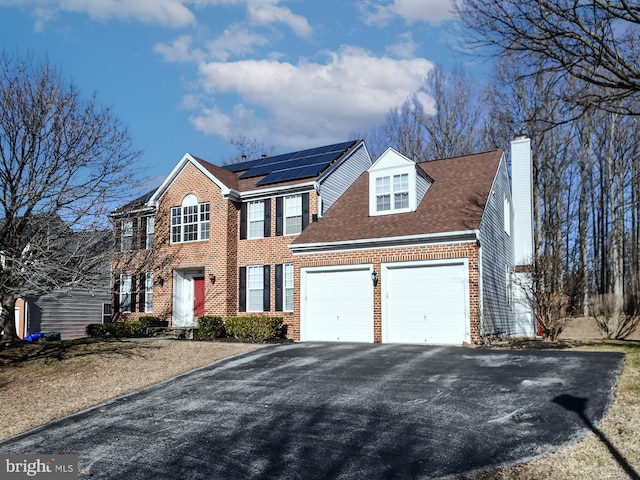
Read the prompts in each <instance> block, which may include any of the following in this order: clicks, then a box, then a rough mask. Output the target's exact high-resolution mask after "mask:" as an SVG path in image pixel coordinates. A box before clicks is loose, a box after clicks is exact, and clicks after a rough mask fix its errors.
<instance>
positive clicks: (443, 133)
mask: <svg viewBox="0 0 640 480" xmlns="http://www.w3.org/2000/svg"><path fill="white" fill-rule="evenodd" d="M432 111H434V112H433V113H431V112H432ZM484 117H485V115H484V105H483V103H482V95H481V92H480V90H479V88H478V87H477V85H476V83H475V82H474V81H473V79H472V78H470V77H469V76H467V75H465V74H464V73H463V72H462V71H459V70H458V71H455V72H452V73H449V72H446V71H444V70H442V69H441V68H440V67H435V68H434V69H433V70H432V71H431V72H430V73H429V75H428V77H427V79H426V81H425V84H424V86H423V88H422V89H421V90H420V91H419V92H418V93H417V94H415V95H413V96H412V97H411V98H410V99H408V100H407V101H406V102H405V103H404V104H403V105H402V106H401V107H399V108H396V109H392V110H391V111H390V112H389V113H388V114H387V117H386V120H385V122H384V123H383V124H382V125H381V126H379V127H377V128H374V129H372V130H370V131H368V132H365V133H360V134H357V135H358V136H361V137H363V138H364V139H365V140H366V142H367V146H368V148H369V149H370V153H371V154H372V156H373V157H374V158H375V157H377V156H379V155H380V154H381V153H383V151H384V149H386V148H387V147H388V146H392V147H394V148H395V149H396V150H398V151H399V152H402V153H403V154H404V155H406V156H407V157H409V158H411V159H413V160H416V161H427V160H436V159H439V158H448V157H455V156H459V155H465V154H468V153H473V152H477V151H481V150H486V149H489V148H491V147H493V145H489V144H488V143H487V141H486V136H485V135H484V130H483V128H484V122H483V120H484Z"/></svg>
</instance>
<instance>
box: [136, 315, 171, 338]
mask: <svg viewBox="0 0 640 480" xmlns="http://www.w3.org/2000/svg"><path fill="white" fill-rule="evenodd" d="M138 322H140V331H141V332H142V333H143V334H145V335H146V334H147V328H153V327H167V326H168V325H169V322H167V321H166V320H160V319H159V318H158V317H140V318H139V319H138Z"/></svg>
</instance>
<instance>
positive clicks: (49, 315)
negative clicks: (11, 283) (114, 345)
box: [14, 217, 112, 340]
mask: <svg viewBox="0 0 640 480" xmlns="http://www.w3.org/2000/svg"><path fill="white" fill-rule="evenodd" d="M49 223H50V224H52V226H50V230H49V231H51V232H53V233H51V234H50V235H48V236H47V243H46V245H47V247H48V248H50V250H51V251H53V252H54V253H51V252H50V251H47V250H46V249H39V248H35V247H34V248H33V250H37V251H38V252H40V253H41V257H39V258H38V260H39V262H38V263H39V266H38V267H33V268H31V269H29V270H26V272H25V274H26V275H25V277H24V278H25V279H28V281H30V282H32V284H33V285H34V286H33V287H29V284H28V283H27V284H26V285H25V286H24V287H25V288H24V291H25V292H27V291H29V290H31V292H30V294H25V295H24V298H18V299H16V303H15V308H14V314H15V322H16V333H17V335H18V336H19V337H20V338H25V337H28V336H30V335H32V334H35V333H38V332H46V333H48V332H56V333H59V334H60V338H61V339H63V340H73V339H76V338H81V337H85V336H86V327H87V325H89V324H92V323H103V322H104V321H105V320H106V321H110V319H111V287H110V267H111V262H110V255H109V251H110V250H111V248H112V247H111V232H109V231H93V232H71V231H70V230H69V229H68V227H67V226H66V225H65V224H64V223H63V222H62V221H61V220H60V219H59V218H58V217H55V219H54V221H53V222H49ZM25 251H28V248H27V249H25ZM43 258H44V261H42V259H43ZM65 268H66V269H68V270H67V271H65ZM51 271H55V273H53V274H52V273H50V272H51ZM59 271H62V272H63V273H59ZM78 271H81V272H82V274H81V275H80V277H81V279H82V280H81V281H78V274H77V272H78ZM19 275H22V273H20V274H19ZM74 276H75V280H76V281H75V282H72V281H71V280H74V278H73V277H74ZM34 279H37V281H35V280H34ZM45 279H46V280H45ZM65 283H67V285H69V284H71V285H70V286H66V287H60V286H57V285H61V284H62V285H64V284H65Z"/></svg>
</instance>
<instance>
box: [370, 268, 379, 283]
mask: <svg viewBox="0 0 640 480" xmlns="http://www.w3.org/2000/svg"><path fill="white" fill-rule="evenodd" d="M371 281H372V282H373V286H374V287H375V286H377V285H378V274H377V273H376V271H375V270H374V271H373V272H371Z"/></svg>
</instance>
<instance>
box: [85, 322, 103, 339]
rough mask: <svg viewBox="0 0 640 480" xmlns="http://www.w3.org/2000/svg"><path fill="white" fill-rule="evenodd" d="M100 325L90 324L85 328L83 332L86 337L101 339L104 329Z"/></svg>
mask: <svg viewBox="0 0 640 480" xmlns="http://www.w3.org/2000/svg"><path fill="white" fill-rule="evenodd" d="M102 327H103V325H102V324H101V323H90V324H89V325H87V326H86V327H85V332H86V334H87V336H88V337H102V336H104V329H103V328H102Z"/></svg>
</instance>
